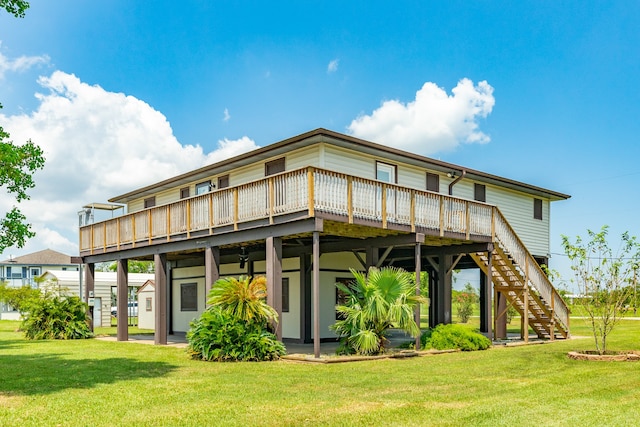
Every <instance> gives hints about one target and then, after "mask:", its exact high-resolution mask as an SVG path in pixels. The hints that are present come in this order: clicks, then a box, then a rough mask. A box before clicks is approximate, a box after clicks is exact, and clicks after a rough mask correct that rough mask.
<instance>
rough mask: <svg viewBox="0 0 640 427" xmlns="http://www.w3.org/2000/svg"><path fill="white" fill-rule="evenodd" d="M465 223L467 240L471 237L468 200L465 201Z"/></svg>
mask: <svg viewBox="0 0 640 427" xmlns="http://www.w3.org/2000/svg"><path fill="white" fill-rule="evenodd" d="M464 205H465V210H466V212H465V223H466V226H467V240H469V239H471V213H470V212H469V205H470V202H465V204H464Z"/></svg>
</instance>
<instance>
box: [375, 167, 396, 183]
mask: <svg viewBox="0 0 640 427" xmlns="http://www.w3.org/2000/svg"><path fill="white" fill-rule="evenodd" d="M376 179H377V180H378V181H384V182H388V183H390V184H395V183H396V167H395V166H394V165H390V164H387V163H382V162H376Z"/></svg>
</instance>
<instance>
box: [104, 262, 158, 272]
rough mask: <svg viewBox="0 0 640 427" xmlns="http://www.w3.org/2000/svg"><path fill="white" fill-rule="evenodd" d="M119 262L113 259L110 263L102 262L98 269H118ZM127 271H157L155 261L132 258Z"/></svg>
mask: <svg viewBox="0 0 640 427" xmlns="http://www.w3.org/2000/svg"><path fill="white" fill-rule="evenodd" d="M117 270H118V263H117V262H115V261H113V262H109V263H102V264H101V265H100V266H99V267H98V271H117ZM127 271H128V272H129V273H153V272H154V271H155V264H154V262H153V261H138V260H135V259H130V260H129V261H128V262H127Z"/></svg>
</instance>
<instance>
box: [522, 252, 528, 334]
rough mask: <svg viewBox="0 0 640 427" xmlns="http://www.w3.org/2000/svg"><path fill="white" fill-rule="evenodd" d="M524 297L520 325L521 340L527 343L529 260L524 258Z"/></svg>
mask: <svg viewBox="0 0 640 427" xmlns="http://www.w3.org/2000/svg"><path fill="white" fill-rule="evenodd" d="M523 292H524V295H523V297H522V299H523V305H524V307H523V309H522V312H523V314H522V316H523V319H522V320H523V323H522V339H523V340H524V342H529V258H526V261H525V265H524V290H523Z"/></svg>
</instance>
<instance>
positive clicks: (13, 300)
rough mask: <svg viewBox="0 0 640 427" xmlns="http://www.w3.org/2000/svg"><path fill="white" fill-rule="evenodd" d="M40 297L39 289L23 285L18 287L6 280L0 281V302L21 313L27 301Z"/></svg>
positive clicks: (25, 307) (27, 303)
mask: <svg viewBox="0 0 640 427" xmlns="http://www.w3.org/2000/svg"><path fill="white" fill-rule="evenodd" d="M38 297H40V290H39V289H37V288H32V287H31V286H29V285H24V286H21V287H19V288H16V287H12V286H9V285H8V284H7V283H6V282H2V283H0V302H1V303H4V304H8V305H10V306H11V307H13V308H15V309H16V310H18V312H19V313H20V314H23V313H24V312H25V311H26V309H27V307H28V305H29V303H30V302H31V301H33V300H35V299H37V298H38Z"/></svg>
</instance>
